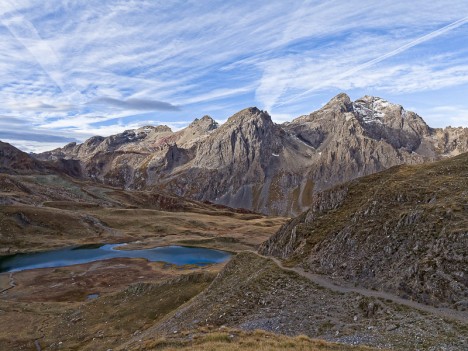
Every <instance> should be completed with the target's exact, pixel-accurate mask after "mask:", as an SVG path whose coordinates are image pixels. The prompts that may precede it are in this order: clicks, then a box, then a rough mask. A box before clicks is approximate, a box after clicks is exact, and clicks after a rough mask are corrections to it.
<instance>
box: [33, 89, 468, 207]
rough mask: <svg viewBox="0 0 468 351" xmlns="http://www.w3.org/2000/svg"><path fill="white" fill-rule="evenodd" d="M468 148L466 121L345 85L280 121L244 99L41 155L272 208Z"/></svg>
mask: <svg viewBox="0 0 468 351" xmlns="http://www.w3.org/2000/svg"><path fill="white" fill-rule="evenodd" d="M465 151H468V129H463V128H458V129H456V128H446V129H431V128H429V127H428V126H427V125H426V123H425V122H424V121H423V120H422V118H421V117H419V116H418V115H417V114H415V113H413V112H409V111H406V110H405V109H404V108H403V107H401V106H400V105H395V104H392V103H389V102H387V101H385V100H382V99H380V98H376V97H370V96H365V97H363V98H362V99H359V100H356V101H354V102H352V101H351V100H350V98H349V97H348V96H347V95H345V94H340V95H338V96H336V97H335V98H333V99H332V100H331V101H330V102H329V103H328V104H327V105H325V106H324V107H323V108H322V109H320V110H318V111H316V112H313V113H311V114H310V115H307V116H302V117H299V118H297V119H295V120H293V121H292V122H289V123H285V124H282V125H277V124H275V123H273V122H272V121H271V118H270V116H269V115H268V114H267V113H266V112H264V111H260V110H259V109H257V108H247V109H244V110H242V111H240V112H238V113H236V114H235V115H234V116H232V117H231V118H229V120H228V121H227V122H226V123H225V124H223V125H221V126H218V124H217V123H216V122H215V121H214V120H213V119H211V118H210V117H208V116H205V117H203V118H202V119H200V120H195V121H194V122H193V123H192V124H191V125H190V126H188V127H187V128H185V129H183V130H180V131H177V132H172V131H171V130H170V129H169V128H168V127H166V126H158V127H143V128H140V129H136V130H131V131H126V132H124V133H121V134H118V135H114V136H110V137H107V138H103V137H93V138H91V139H89V140H87V141H86V142H84V143H83V144H79V145H77V144H74V143H72V144H69V145H67V146H65V147H64V148H62V149H57V150H53V151H50V152H47V153H43V154H40V155H38V158H40V159H46V160H50V159H67V160H69V159H72V160H78V161H79V162H80V163H81V167H82V171H83V174H85V175H86V176H87V177H90V178H92V179H95V180H97V181H100V182H104V183H107V184H111V185H116V186H121V187H125V188H131V189H144V188H151V187H157V188H158V189H163V190H167V191H170V192H173V193H175V194H178V195H181V196H187V197H190V198H193V199H196V200H209V201H212V202H215V203H219V204H223V205H228V206H231V207H243V208H247V209H250V210H255V211H260V212H264V213H268V214H275V215H295V214H299V213H301V212H302V211H304V210H306V209H307V208H308V207H309V206H311V204H312V194H313V193H314V192H318V191H320V190H323V189H328V188H330V187H332V186H334V185H336V184H339V183H342V182H344V181H348V180H351V179H354V178H357V177H360V176H363V175H368V174H372V173H375V172H378V171H382V170H384V169H387V168H389V167H392V166H394V165H399V164H418V163H422V162H425V161H432V160H436V159H439V158H441V157H445V156H453V155H457V154H459V153H461V152H465Z"/></svg>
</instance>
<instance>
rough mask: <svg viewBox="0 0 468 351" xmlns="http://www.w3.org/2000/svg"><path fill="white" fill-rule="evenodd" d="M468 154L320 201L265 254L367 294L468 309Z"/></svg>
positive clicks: (355, 184)
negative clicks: (373, 292) (377, 292)
mask: <svg viewBox="0 0 468 351" xmlns="http://www.w3.org/2000/svg"><path fill="white" fill-rule="evenodd" d="M467 189H468V153H465V154H462V155H459V156H456V157H454V158H450V159H447V160H444V161H438V162H435V163H432V164H427V165H418V166H400V167H396V168H392V169H390V170H387V171H385V172H381V173H378V174H374V175H371V176H367V177H363V178H360V179H358V180H354V181H352V182H350V183H346V184H343V185H341V186H338V187H335V188H332V189H329V190H326V191H324V192H321V193H319V194H316V195H315V196H314V200H313V206H312V207H311V208H310V209H309V210H308V211H306V212H304V213H303V214H302V215H301V216H299V217H297V218H294V219H292V220H291V221H290V222H289V223H287V224H285V225H284V226H283V227H282V228H281V229H280V230H279V231H278V232H277V233H276V234H275V235H274V236H272V237H271V238H270V239H269V240H268V241H267V242H265V243H264V244H262V246H261V248H260V252H261V253H263V254H267V255H273V256H277V257H280V258H283V259H286V260H289V261H291V262H292V263H295V264H302V265H303V266H305V267H307V268H309V269H310V270H313V271H315V272H318V273H322V274H327V275H329V276H333V277H335V278H339V279H342V280H344V281H347V282H351V283H354V284H358V285H361V286H365V287H367V288H371V289H376V290H384V291H389V292H392V293H396V294H399V295H401V296H403V297H406V298H410V299H414V300H417V301H419V302H423V303H426V304H432V305H435V306H443V307H451V308H456V309H459V310H461V311H466V310H468V275H467V271H466V267H467V265H468V256H467V251H466V248H467V247H468V231H467V228H468V203H467V198H468V190H467Z"/></svg>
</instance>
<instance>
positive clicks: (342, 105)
mask: <svg viewBox="0 0 468 351" xmlns="http://www.w3.org/2000/svg"><path fill="white" fill-rule="evenodd" d="M322 109H323V110H330V109H332V110H335V111H336V110H337V111H339V112H350V111H351V110H352V103H351V99H350V97H349V96H348V95H347V94H345V93H340V94H338V95H336V96H335V97H334V98H332V99H331V100H330V101H329V102H328V103H327V104H326V105H325V106H324V107H323V108H322Z"/></svg>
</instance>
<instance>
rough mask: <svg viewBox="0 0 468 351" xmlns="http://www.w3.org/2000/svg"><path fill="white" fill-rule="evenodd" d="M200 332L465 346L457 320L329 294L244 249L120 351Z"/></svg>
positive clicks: (408, 346) (400, 346) (401, 346)
mask: <svg viewBox="0 0 468 351" xmlns="http://www.w3.org/2000/svg"><path fill="white" fill-rule="evenodd" d="M465 320H466V319H465ZM206 327H209V328H212V329H217V328H220V329H221V332H222V330H223V328H240V329H242V330H244V331H253V330H257V329H261V330H265V331H268V332H273V333H275V334H283V335H300V334H304V335H307V336H309V337H312V338H320V339H324V340H328V341H333V342H341V343H345V344H351V345H369V346H373V347H376V348H379V349H391V350H404V351H408V350H440V349H444V350H451V351H452V350H453V351H455V350H461V349H463V345H466V342H467V341H468V334H467V329H466V324H464V323H462V322H458V321H456V320H450V319H446V318H440V316H437V315H432V314H430V313H429V314H428V313H426V312H421V311H419V310H418V309H414V308H411V307H408V306H405V305H401V304H398V303H394V302H393V301H392V300H390V299H383V298H376V297H368V296H365V295H363V294H360V293H354V292H351V293H343V292H337V291H333V290H330V289H327V288H326V287H324V286H323V285H319V284H316V283H314V282H312V281H311V280H309V279H307V278H306V277H303V276H301V275H299V274H298V273H296V272H293V271H288V270H285V269H283V268H281V267H280V266H278V265H277V264H276V263H275V262H274V261H273V260H271V259H268V258H264V257H260V256H258V255H256V254H255V253H251V252H242V253H239V254H238V255H237V256H236V257H234V258H233V259H232V260H231V261H230V262H229V263H228V264H227V265H226V266H225V268H224V269H223V270H222V271H221V272H220V273H219V274H218V276H217V277H216V278H215V280H214V281H213V282H212V283H211V285H210V286H209V288H208V289H206V290H204V291H203V292H202V293H201V294H199V295H197V296H196V297H194V298H193V299H192V300H190V301H189V302H188V303H186V304H184V305H182V306H181V307H179V308H178V309H177V310H175V311H174V312H173V313H171V314H169V315H168V316H166V317H165V318H164V319H162V320H160V321H158V322H157V323H155V324H154V325H153V326H152V327H150V328H148V329H147V330H145V331H144V332H143V333H141V334H140V335H138V336H135V337H133V338H131V339H130V340H129V341H128V342H126V343H124V344H123V345H122V346H121V347H119V348H118V350H147V349H149V350H153V349H156V347H154V348H151V347H149V348H144V347H142V346H141V345H157V343H156V342H155V340H164V339H166V340H167V338H171V337H173V336H174V335H175V334H179V335H180V333H184V331H192V330H197V329H199V328H206ZM169 340H170V339H169ZM161 346H162V347H163V346H164V344H162V345H161ZM239 349H240V350H242V348H239ZM267 349H268V350H270V349H269V348H267ZM272 349H274V348H272Z"/></svg>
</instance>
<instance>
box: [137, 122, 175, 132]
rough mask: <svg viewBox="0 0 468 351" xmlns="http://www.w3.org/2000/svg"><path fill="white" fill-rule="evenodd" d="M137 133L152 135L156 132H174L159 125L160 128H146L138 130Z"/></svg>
mask: <svg viewBox="0 0 468 351" xmlns="http://www.w3.org/2000/svg"><path fill="white" fill-rule="evenodd" d="M136 132H137V133H142V132H143V133H151V132H156V133H170V132H172V129H171V128H169V127H168V126H166V125H164V124H163V125H159V126H144V127H140V128H138V129H137V130H136Z"/></svg>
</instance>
